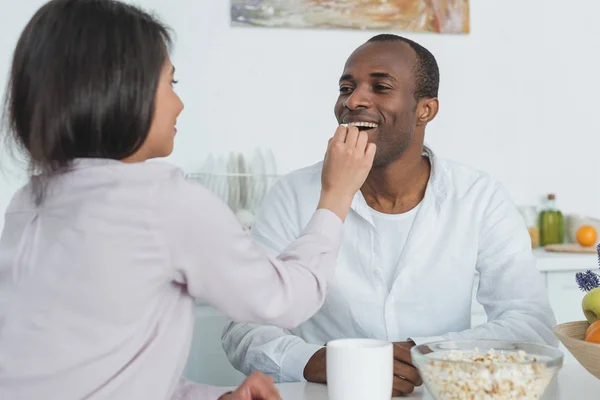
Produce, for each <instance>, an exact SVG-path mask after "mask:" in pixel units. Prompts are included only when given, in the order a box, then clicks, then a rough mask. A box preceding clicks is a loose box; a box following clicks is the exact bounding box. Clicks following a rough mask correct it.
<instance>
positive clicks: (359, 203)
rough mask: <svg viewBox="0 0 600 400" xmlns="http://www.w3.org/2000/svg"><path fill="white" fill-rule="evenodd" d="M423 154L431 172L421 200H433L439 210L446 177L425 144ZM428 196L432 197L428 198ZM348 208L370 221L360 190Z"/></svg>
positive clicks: (437, 159) (444, 195)
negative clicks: (427, 160)
mask: <svg viewBox="0 0 600 400" xmlns="http://www.w3.org/2000/svg"><path fill="white" fill-rule="evenodd" d="M423 155H424V156H426V157H427V158H429V162H430V164H431V172H430V174H429V181H428V182H427V188H426V189H425V197H424V198H423V202H425V201H426V200H427V201H429V200H432V201H434V203H435V206H436V208H437V211H439V210H440V208H441V206H442V204H443V203H444V201H445V200H446V197H447V177H446V176H445V174H444V170H443V168H442V167H441V165H440V162H439V161H440V160H439V158H438V157H437V156H436V155H435V153H434V152H433V150H431V149H430V148H429V147H427V146H423ZM429 197H433V198H432V199H429ZM350 208H351V209H352V210H354V211H355V212H356V213H358V214H359V215H360V216H361V217H363V218H365V219H366V220H368V221H371V223H372V220H371V213H370V211H369V205H368V204H367V201H366V200H365V197H364V196H363V194H362V192H361V191H360V190H359V191H358V192H356V194H355V195H354V198H353V199H352V204H351V205H350Z"/></svg>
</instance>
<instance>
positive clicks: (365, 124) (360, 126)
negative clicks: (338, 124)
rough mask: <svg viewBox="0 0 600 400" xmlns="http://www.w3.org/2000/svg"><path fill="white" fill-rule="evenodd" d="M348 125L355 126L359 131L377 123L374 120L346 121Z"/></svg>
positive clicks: (375, 125)
mask: <svg viewBox="0 0 600 400" xmlns="http://www.w3.org/2000/svg"><path fill="white" fill-rule="evenodd" d="M348 125H349V126H355V127H357V128H358V130H359V131H367V130H369V129H373V128H377V127H378V126H379V124H376V123H374V122H348Z"/></svg>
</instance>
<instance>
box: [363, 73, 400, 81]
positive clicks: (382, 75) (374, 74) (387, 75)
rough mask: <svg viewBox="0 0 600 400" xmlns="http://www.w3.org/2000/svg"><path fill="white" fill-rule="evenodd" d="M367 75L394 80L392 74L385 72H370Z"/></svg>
mask: <svg viewBox="0 0 600 400" xmlns="http://www.w3.org/2000/svg"><path fill="white" fill-rule="evenodd" d="M369 75H370V76H371V78H384V79H389V80H391V81H394V82H396V78H394V77H393V76H391V75H390V74H388V73H387V72H372V73H371V74H369Z"/></svg>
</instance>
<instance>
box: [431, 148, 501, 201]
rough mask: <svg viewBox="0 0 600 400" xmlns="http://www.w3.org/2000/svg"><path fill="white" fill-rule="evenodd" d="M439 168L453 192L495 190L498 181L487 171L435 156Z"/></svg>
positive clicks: (498, 184)
mask: <svg viewBox="0 0 600 400" xmlns="http://www.w3.org/2000/svg"><path fill="white" fill-rule="evenodd" d="M437 162H438V166H439V170H440V171H441V172H442V173H443V175H444V178H445V179H446V180H447V183H448V186H450V187H452V188H453V189H454V191H455V192H458V193H461V192H462V193H464V192H467V191H471V190H473V189H491V190H495V189H496V188H497V187H498V186H500V183H499V181H498V180H496V179H495V178H493V177H492V176H491V175H490V174H489V173H487V172H485V171H482V170H480V169H477V168H474V167H471V166H469V165H466V164H462V163H459V162H456V161H453V160H449V159H445V158H439V157H438V158H437Z"/></svg>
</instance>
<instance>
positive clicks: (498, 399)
mask: <svg viewBox="0 0 600 400" xmlns="http://www.w3.org/2000/svg"><path fill="white" fill-rule="evenodd" d="M535 361H543V360H540V358H539V357H535V356H532V355H528V354H527V353H525V352H524V351H522V350H521V351H518V352H508V353H505V352H503V351H501V352H497V351H495V350H494V349H491V350H489V351H488V352H487V353H485V354H480V353H479V351H478V350H477V349H475V351H474V352H463V351H460V350H451V351H449V352H448V353H445V354H444V355H443V356H442V357H441V358H438V359H431V360H429V361H428V363H427V365H426V367H425V368H424V369H423V371H422V376H423V379H424V380H425V381H426V382H427V383H428V387H429V389H430V390H431V391H432V392H433V394H434V396H435V397H436V398H438V399H441V400H513V399H524V400H535V399H539V398H540V397H541V395H542V394H543V391H544V389H545V388H546V386H547V385H548V383H549V380H550V379H552V376H553V374H552V373H547V372H549V371H547V367H546V365H545V364H543V363H540V364H532V362H535ZM458 362H460V363H458Z"/></svg>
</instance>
